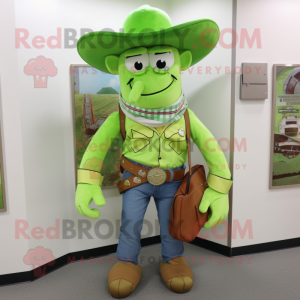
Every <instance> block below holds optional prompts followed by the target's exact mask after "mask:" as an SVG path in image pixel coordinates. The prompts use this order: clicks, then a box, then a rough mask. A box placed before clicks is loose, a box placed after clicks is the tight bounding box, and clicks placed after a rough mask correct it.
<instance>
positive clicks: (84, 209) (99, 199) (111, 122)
mask: <svg viewBox="0 0 300 300" xmlns="http://www.w3.org/2000/svg"><path fill="white" fill-rule="evenodd" d="M119 132H120V120H119V112H114V113H112V114H111V115H110V116H109V117H108V118H107V119H106V120H105V121H104V123H103V124H102V126H101V127H100V128H99V129H98V131H97V132H96V134H95V135H94V137H93V138H92V140H91V142H90V143H89V145H88V147H87V149H86V152H85V153H84V155H83V158H82V160H81V163H80V167H79V169H78V177H77V183H78V184H77V189H76V197H75V206H76V209H77V210H78V212H79V213H80V214H81V215H83V216H86V217H90V218H92V219H97V218H99V215H100V212H99V210H98V209H96V208H93V209H90V208H89V205H90V203H91V201H92V200H94V202H95V204H96V205H97V206H103V205H105V199H104V197H103V194H102V191H101V188H100V186H101V183H102V180H103V176H101V175H100V170H101V167H102V164H103V161H104V158H105V156H106V153H107V151H108V149H109V147H110V145H111V144H112V142H113V140H114V139H115V137H116V136H117V135H118V133H119Z"/></svg>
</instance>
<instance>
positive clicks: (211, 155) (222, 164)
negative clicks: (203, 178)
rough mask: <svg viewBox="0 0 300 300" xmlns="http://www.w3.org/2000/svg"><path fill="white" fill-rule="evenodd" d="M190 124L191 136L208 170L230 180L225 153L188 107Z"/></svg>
mask: <svg viewBox="0 0 300 300" xmlns="http://www.w3.org/2000/svg"><path fill="white" fill-rule="evenodd" d="M188 113H189V117H190V126H191V137H192V139H193V141H194V143H195V144H196V145H197V147H198V148H199V150H200V152H201V154H202V155H203V157H204V159H205V161H206V164H207V166H208V168H209V172H210V174H212V175H216V176H218V177H222V178H225V179H228V180H231V173H230V170H229V167H228V164H227V161H226V158H225V155H224V153H223V151H222V149H221V147H220V146H219V144H218V142H217V141H216V139H215V138H214V136H213V135H212V134H211V132H210V131H209V130H208V129H207V128H206V127H205V126H204V125H203V123H202V122H201V121H200V120H199V119H198V118H197V117H196V116H195V114H194V113H193V111H191V110H190V109H188Z"/></svg>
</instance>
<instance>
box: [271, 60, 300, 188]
mask: <svg viewBox="0 0 300 300" xmlns="http://www.w3.org/2000/svg"><path fill="white" fill-rule="evenodd" d="M273 68H274V69H273V108H272V126H271V127H272V142H271V163H270V166H271V172H270V188H283V187H292V186H300V64H299V65H280V64H276V65H274V66H273Z"/></svg>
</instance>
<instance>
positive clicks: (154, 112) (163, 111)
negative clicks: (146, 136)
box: [119, 93, 187, 127]
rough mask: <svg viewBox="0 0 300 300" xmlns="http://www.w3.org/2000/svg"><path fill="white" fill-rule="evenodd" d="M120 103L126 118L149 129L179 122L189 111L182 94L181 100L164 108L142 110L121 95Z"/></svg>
mask: <svg viewBox="0 0 300 300" xmlns="http://www.w3.org/2000/svg"><path fill="white" fill-rule="evenodd" d="M119 99H120V100H119V103H120V107H121V109H122V111H123V112H124V114H125V115H126V116H128V117H129V118H130V119H133V120H134V121H136V122H138V123H140V124H143V125H145V126H149V127H159V126H165V125H168V124H171V123H173V122H175V121H177V120H179V119H180V118H181V117H182V115H183V114H184V112H185V110H186V109H187V101H186V99H185V96H184V94H183V93H182V94H181V96H180V97H179V99H178V100H177V101H176V102H175V103H173V104H172V105H169V106H167V107H163V108H141V107H138V106H135V105H133V104H131V103H128V102H126V101H125V100H124V99H123V98H122V97H121V93H120V94H119Z"/></svg>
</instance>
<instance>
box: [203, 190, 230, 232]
mask: <svg viewBox="0 0 300 300" xmlns="http://www.w3.org/2000/svg"><path fill="white" fill-rule="evenodd" d="M209 207H210V209H211V212H212V214H211V216H209V219H208V221H207V222H206V223H205V224H204V228H206V229H209V228H211V227H213V226H216V225H219V224H221V223H222V222H223V221H225V220H226V217H227V215H228V211H229V201H228V194H221V193H219V192H217V191H215V190H213V189H211V188H210V187H208V188H207V189H206V190H205V192H204V195H203V198H202V201H201V203H200V206H199V211H200V212H202V213H205V212H207V210H208V208H209Z"/></svg>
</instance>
